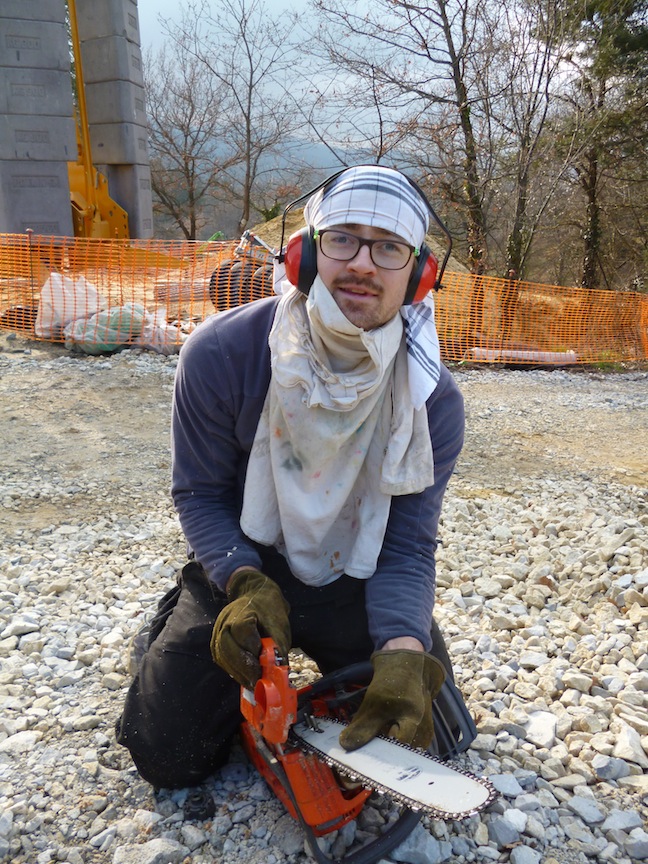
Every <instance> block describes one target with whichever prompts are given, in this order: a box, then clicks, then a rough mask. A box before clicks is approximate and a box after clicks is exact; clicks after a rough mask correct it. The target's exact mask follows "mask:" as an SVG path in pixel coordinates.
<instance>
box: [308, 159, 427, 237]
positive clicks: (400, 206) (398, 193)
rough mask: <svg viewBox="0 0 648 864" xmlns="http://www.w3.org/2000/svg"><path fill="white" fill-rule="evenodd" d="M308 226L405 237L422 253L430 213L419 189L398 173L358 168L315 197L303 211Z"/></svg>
mask: <svg viewBox="0 0 648 864" xmlns="http://www.w3.org/2000/svg"><path fill="white" fill-rule="evenodd" d="M304 219H305V221H306V224H307V225H309V226H311V227H313V228H315V229H320V230H321V229H323V228H330V227H331V226H332V225H368V226H369V227H371V228H382V229H383V230H385V231H390V232H391V233H392V234H396V235H397V236H398V237H402V238H403V240H405V241H406V242H407V243H409V244H410V245H411V246H414V248H415V249H417V250H418V249H419V248H420V246H421V245H422V243H423V241H424V239H425V233H426V231H427V228H428V222H429V211H428V207H427V204H426V202H425V201H424V200H423V199H422V198H421V196H420V195H419V193H418V192H417V190H416V188H415V187H414V186H413V185H412V184H411V183H410V182H409V180H408V179H407V178H406V177H405V176H404V175H403V174H401V173H400V172H399V171H394V170H393V169H392V168H383V167H382V166H381V165H358V166H357V167H355V168H349V169H348V170H347V171H343V172H342V174H340V175H339V176H338V177H336V178H335V179H334V180H332V181H331V182H330V183H328V184H326V185H325V186H324V187H323V188H322V189H319V190H318V191H317V192H315V194H314V195H312V196H311V197H310V198H309V199H308V202H307V204H306V207H305V208H304Z"/></svg>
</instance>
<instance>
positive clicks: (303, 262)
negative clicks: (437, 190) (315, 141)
mask: <svg viewBox="0 0 648 864" xmlns="http://www.w3.org/2000/svg"><path fill="white" fill-rule="evenodd" d="M372 167H373V166H372ZM348 170H349V169H348V168H343V169H342V170H341V171H337V172H336V173H335V174H333V175H332V176H331V177H328V178H327V179H326V180H324V182H323V183H320V184H319V185H318V186H315V188H314V189H311V190H310V191H309V192H305V193H304V194H303V195H300V196H299V198H295V200H294V201H291V202H290V203H289V204H288V205H287V206H286V208H285V210H284V212H283V219H282V224H281V246H280V250H281V251H280V253H279V255H278V256H277V260H278V261H279V263H282V264H284V266H285V268H286V277H287V278H288V281H289V282H290V283H291V284H292V285H295V286H296V287H297V288H298V289H299V290H300V291H301V292H302V293H304V294H308V292H309V291H310V289H311V285H312V284H313V282H314V281H315V277H316V276H317V245H316V242H315V229H314V228H312V227H310V226H308V225H307V226H306V227H305V228H302V229H301V231H298V232H297V233H296V234H293V235H292V237H290V238H289V239H288V243H287V244H286V247H285V248H284V236H285V231H286V216H287V214H288V212H289V211H290V210H292V208H293V207H295V206H296V205H297V204H299V203H300V201H304V200H306V199H307V198H310V196H311V195H314V194H315V193H316V192H319V190H320V189H324V194H326V189H327V187H329V186H330V185H331V184H333V183H334V182H335V180H337V178H338V177H339V176H340V175H341V174H344V172H345V171H348ZM399 173H401V172H399ZM402 176H403V177H405V179H406V180H407V182H408V183H409V184H410V185H411V186H412V187H413V188H414V189H415V190H416V192H417V193H418V195H419V197H420V198H421V200H422V201H423V202H424V203H425V205H426V207H427V209H428V211H429V213H430V216H431V217H432V219H433V221H434V222H435V223H436V225H437V226H438V227H439V228H440V229H441V231H442V232H443V234H444V236H445V238H446V242H447V249H446V253H445V255H444V257H443V261H442V262H441V266H440V267H439V262H438V260H437V258H436V256H435V255H434V253H433V252H432V250H431V249H430V248H429V246H427V245H426V244H425V243H423V244H422V245H421V247H420V250H419V254H418V256H417V257H416V262H415V265H414V268H413V269H412V273H411V276H410V279H409V282H408V284H407V291H406V292H405V300H404V301H403V305H405V306H408V305H410V304H411V303H420V302H421V300H423V298H424V297H425V295H426V294H428V293H429V292H430V291H432V290H434V291H438V290H439V288H441V279H442V277H443V273H444V271H445V268H446V264H447V263H448V259H449V258H450V252H451V250H452V237H451V236H450V232H449V231H448V229H447V228H446V226H445V225H444V224H443V222H442V221H441V219H439V217H438V216H437V214H436V213H435V211H434V208H433V207H432V205H431V204H430V202H429V201H428V199H427V198H426V197H425V193H424V192H423V190H422V189H421V188H420V187H419V186H418V184H417V183H415V182H414V180H412V179H411V178H409V177H407V176H406V175H405V174H403V175H402Z"/></svg>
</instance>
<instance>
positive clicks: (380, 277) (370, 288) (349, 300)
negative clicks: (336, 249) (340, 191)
mask: <svg viewBox="0 0 648 864" xmlns="http://www.w3.org/2000/svg"><path fill="white" fill-rule="evenodd" d="M331 228H334V229H336V230H339V231H345V232H347V233H348V234H355V236H356V237H360V238H362V239H363V240H399V241H401V242H403V238H402V237H398V236H397V235H396V234H392V233H390V232H389V231H384V230H383V229H382V228H370V227H369V226H367V225H335V226H331ZM414 261H415V259H414V256H412V259H411V260H410V261H409V262H408V264H407V265H406V266H405V267H404V268H403V269H402V270H385V269H384V268H382V267H377V266H376V265H375V264H374V263H373V261H372V260H371V255H370V252H369V247H368V246H361V247H360V249H359V250H358V254H357V255H356V256H355V257H354V258H352V259H351V260H350V261H335V260H333V259H332V258H327V257H326V256H325V255H323V254H322V251H321V249H320V247H319V242H318V244H317V272H318V273H319V275H320V277H321V279H322V282H324V284H325V285H326V287H327V288H328V290H329V291H330V292H331V294H332V295H333V299H334V300H335V302H336V303H337V305H338V306H339V308H340V309H341V311H342V312H343V313H344V315H345V316H346V317H347V318H348V319H349V321H351V323H352V324H355V325H356V327H361V328H362V329H363V330H373V329H374V328H376V327H381V326H382V325H383V324H386V323H387V322H388V321H391V319H392V318H393V317H394V315H395V314H396V313H397V312H398V310H399V309H400V307H401V306H402V305H403V301H404V300H405V293H406V291H407V283H408V282H409V277H410V275H411V273H412V268H413V267H414Z"/></svg>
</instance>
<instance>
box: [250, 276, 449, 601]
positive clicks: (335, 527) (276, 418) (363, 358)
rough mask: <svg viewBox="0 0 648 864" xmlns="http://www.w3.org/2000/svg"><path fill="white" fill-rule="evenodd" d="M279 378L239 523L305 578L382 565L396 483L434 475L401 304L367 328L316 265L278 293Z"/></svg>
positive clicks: (418, 486) (368, 571)
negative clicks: (308, 283)
mask: <svg viewBox="0 0 648 864" xmlns="http://www.w3.org/2000/svg"><path fill="white" fill-rule="evenodd" d="M269 343H270V352H271V357H272V378H271V382H270V387H269V390H268V394H267V397H266V401H265V405H264V408H263V412H262V414H261V418H260V420H259V425H258V427H257V431H256V435H255V439H254V444H253V446H252V451H251V453H250V459H249V463H248V469H247V476H246V481H245V490H244V498H243V511H242V514H241V527H242V528H243V531H244V532H245V533H246V534H247V536H248V537H250V538H251V539H252V540H256V541H257V542H259V543H262V544H264V545H274V546H276V547H277V548H278V549H279V551H280V552H282V553H283V554H284V555H285V556H286V558H287V559H288V563H289V565H290V568H291V570H292V572H293V573H294V574H295V576H297V577H298V578H299V579H301V580H302V581H303V582H306V583H308V584H312V585H325V584H327V583H328V582H331V581H333V580H334V579H336V578H337V577H338V576H339V575H340V574H341V573H347V574H348V575H349V576H354V577H356V578H360V579H367V578H369V577H370V576H371V575H372V574H373V573H374V571H375V569H376V563H377V560H378V555H379V553H380V549H381V547H382V543H383V540H384V536H385V530H386V527H387V519H388V517H389V507H390V502H391V496H392V495H405V494H409V493H413V492H421V491H422V490H423V489H425V488H426V487H427V486H429V485H431V484H432V483H433V481H434V465H433V457H432V447H431V443H430V435H429V430H428V422H427V411H426V409H425V406H423V407H422V408H421V409H419V410H415V409H414V407H413V405H412V399H411V395H410V390H409V384H408V372H407V349H406V346H405V339H404V336H403V320H402V318H401V316H400V315H396V316H394V318H393V319H392V320H391V321H389V322H388V323H387V324H385V325H384V326H383V327H380V328H377V329H376V330H370V331H365V330H362V329H361V328H358V327H356V326H355V325H354V324H352V323H351V322H350V321H349V320H348V319H347V318H346V317H345V316H344V314H343V313H342V312H341V311H340V309H339V308H338V306H337V304H336V302H335V300H334V299H333V297H332V296H331V294H330V292H329V291H328V289H327V288H326V286H325V285H324V284H323V282H322V281H321V279H320V278H319V276H318V277H317V278H316V279H315V282H314V284H313V286H312V288H311V290H310V293H309V296H308V299H306V297H305V296H304V295H303V294H302V293H301V292H300V291H298V290H297V289H292V290H289V291H288V292H287V293H285V294H284V296H283V297H282V299H281V300H280V301H279V305H278V307H277V312H276V316H275V321H274V324H273V327H272V330H271V332H270V338H269Z"/></svg>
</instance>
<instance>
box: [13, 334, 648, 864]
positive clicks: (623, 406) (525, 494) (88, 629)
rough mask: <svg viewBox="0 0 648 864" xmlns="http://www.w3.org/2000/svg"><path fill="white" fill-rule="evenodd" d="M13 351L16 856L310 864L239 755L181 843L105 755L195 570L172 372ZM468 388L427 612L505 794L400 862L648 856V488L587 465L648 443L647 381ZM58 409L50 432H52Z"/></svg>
mask: <svg viewBox="0 0 648 864" xmlns="http://www.w3.org/2000/svg"><path fill="white" fill-rule="evenodd" d="M3 348H4V350H3V351H2V352H0V392H1V393H2V395H3V403H2V414H1V416H0V426H1V428H2V430H3V431H4V430H5V429H6V430H9V432H8V435H9V437H8V438H7V437H6V436H3V440H4V441H5V442H6V441H10V442H11V446H7V450H6V452H5V455H4V456H3V473H2V477H1V478H0V529H1V530H2V535H3V540H2V545H1V546H0V600H1V602H0V664H1V665H0V697H1V698H2V706H3V708H2V714H1V715H0V860H2V861H7V862H9V861H11V862H12V864H50V862H63V864H136V862H137V864H156V862H162V861H164V862H185V861H191V862H194V864H206V862H232V861H243V862H249V864H262V862H263V864H288V862H295V864H300V862H305V861H307V860H308V858H307V856H306V853H305V851H304V842H303V835H302V834H301V831H300V830H299V828H298V826H297V825H296V824H295V822H294V821H293V820H292V819H291V818H290V817H289V816H287V815H286V814H285V812H284V810H283V807H282V806H281V804H279V802H278V801H277V800H276V799H275V797H274V796H273V795H272V794H271V793H270V792H269V791H268V789H267V788H266V786H265V784H264V783H263V782H261V781H260V780H259V777H258V775H257V773H256V772H255V771H254V770H253V769H251V768H250V766H249V765H248V764H247V762H246V761H245V759H244V758H243V757H242V756H241V755H240V754H239V753H237V754H235V756H234V758H233V760H232V762H231V763H230V764H228V765H227V766H225V768H224V769H223V770H222V771H221V772H219V773H218V774H217V775H216V776H215V777H214V778H213V780H211V781H210V784H209V786H210V789H211V791H212V792H213V795H214V797H215V799H216V815H215V817H214V818H213V819H210V820H209V821H207V822H204V823H190V822H185V821H184V820H183V816H182V804H183V801H184V798H185V796H186V791H185V790H181V791H177V792H173V793H167V792H163V793H161V794H160V795H159V796H157V797H156V798H154V796H153V795H152V793H151V790H150V788H149V787H148V785H147V784H146V783H144V782H143V781H142V780H141V779H140V778H139V777H138V775H137V773H136V772H135V771H134V769H133V767H132V766H131V764H130V760H129V757H128V754H127V753H126V751H125V750H123V749H122V748H119V747H117V745H116V744H115V742H114V735H113V724H114V721H115V719H116V717H117V716H118V714H119V711H120V706H121V704H122V701H123V698H124V693H125V690H126V688H127V686H128V683H129V676H128V671H127V666H126V662H127V648H128V644H129V640H130V639H131V637H132V636H133V635H134V633H135V632H136V631H137V629H138V627H139V626H140V624H141V623H142V621H143V620H144V618H145V617H146V616H147V615H148V614H149V613H150V612H151V611H152V609H153V606H154V604H155V602H156V600H157V598H158V597H159V596H160V595H161V593H162V592H163V591H164V590H166V588H167V587H168V586H169V584H170V582H171V580H172V578H173V574H174V572H175V570H176V568H177V567H179V566H181V564H182V562H183V555H184V547H183V542H182V537H181V533H180V531H179V527H178V523H177V520H176V517H175V515H174V513H173V510H172V507H171V503H170V500H169V495H168V483H169V453H168V408H169V403H170V390H171V383H172V379H173V373H174V369H175V364H176V358H173V357H171V358H165V357H160V356H158V355H154V354H147V353H140V352H132V353H130V352H124V353H123V354H119V355H115V356H113V357H104V358H79V357H72V356H69V355H67V354H65V353H62V352H59V351H55V350H51V351H49V353H48V350H47V349H44V350H39V351H32V353H29V351H30V349H29V348H27V349H26V350H25V349H23V348H22V347H21V345H20V344H19V343H16V342H15V341H13V340H11V339H6V340H5V342H4V345H3ZM454 371H455V375H456V378H457V380H458V382H459V385H460V387H461V388H462V391H463V392H464V395H465V398H466V404H467V409H468V412H467V413H468V435H467V444H466V449H465V451H464V454H463V456H462V460H461V462H460V465H459V467H458V470H457V474H456V476H455V478H454V479H453V481H452V483H451V487H450V489H449V492H448V495H447V498H446V505H445V509H444V514H443V517H442V522H441V525H440V529H439V537H440V541H441V542H440V546H439V550H438V556H437V560H438V590H437V597H438V599H437V616H438V619H439V622H440V624H441V626H442V628H443V630H444V632H445V635H446V639H447V642H448V645H449V650H450V653H451V656H452V658H453V662H454V664H455V671H456V678H457V682H458V684H459V686H460V688H461V689H462V690H463V692H464V694H465V696H466V698H467V701H468V703H469V705H470V707H471V710H472V711H473V713H474V715H475V717H476V719H477V724H478V728H479V733H480V734H479V736H478V738H477V740H476V741H475V743H474V745H473V747H472V748H471V749H470V750H469V752H468V753H467V754H464V756H463V757H462V758H461V760H460V764H461V765H462V766H463V767H466V768H468V769H469V770H471V771H474V772H475V773H478V774H481V775H484V776H487V777H489V778H490V779H491V781H492V782H493V783H494V785H495V786H496V788H497V790H498V792H499V793H500V797H499V798H498V799H497V801H496V802H495V803H494V804H493V805H492V806H491V808H490V809H489V811H488V812H487V813H483V814H481V815H479V816H475V817H471V818H469V819H466V820H464V821H462V822H458V823H454V822H451V823H445V822H441V821H439V820H435V819H428V818H426V819H424V820H423V822H422V824H421V825H420V826H419V827H417V829H416V830H415V831H414V832H413V834H412V835H411V837H410V838H409V839H408V840H407V842H406V843H404V844H403V845H402V846H401V847H400V848H399V849H398V850H395V851H394V852H393V853H392V854H391V856H390V857H389V858H387V859H385V862H392V861H404V862H412V864H414V862H418V861H425V862H428V864H436V862H444V861H453V862H459V864H463V862H478V864H481V862H489V861H498V862H507V861H510V862H512V864H540V862H543V864H585V862H593V864H598V862H600V864H607V862H614V864H636V862H639V861H643V860H648V834H646V830H645V826H646V816H647V811H646V802H647V800H648V777H647V774H646V768H647V767H648V642H647V634H648V530H647V526H648V518H647V515H646V509H645V505H646V488H645V482H644V483H643V484H637V483H635V482H634V479H635V478H636V477H637V476H638V475H637V473H636V469H635V468H633V467H632V466H630V467H629V468H626V469H625V475H626V476H624V470H623V469H621V470H618V471H614V470H612V469H610V467H609V466H608V464H607V463H606V462H605V459H604V458H602V459H601V462H600V464H597V462H596V458H595V454H596V451H597V448H598V447H599V446H600V447H601V450H602V451H604V450H605V447H607V448H608V452H609V448H614V446H615V442H614V441H613V440H610V435H609V429H610V428H614V423H615V422H619V421H620V420H621V419H622V418H626V420H627V418H628V416H630V418H631V421H632V423H633V424H634V426H635V427H636V434H637V435H638V436H640V437H641V435H642V434H644V433H645V432H646V430H647V426H648V400H647V399H646V394H647V392H648V390H647V388H646V384H647V383H648V375H646V373H643V372H631V373H625V374H618V375H613V376H604V375H596V374H593V375H592V374H583V373H575V372H564V371H552V372H550V373H548V372H543V371H537V370H528V371H513V370H498V371H491V370H482V369H478V370H470V369H468V370H463V369H456V370H454ZM34 382H36V384H35V383H34ZM128 382H130V386H131V387H132V393H128V392H125V391H126V389H127V387H126V385H127V383H128ZM135 396H137V397H138V398H140V399H141V406H140V408H141V411H140V414H139V417H140V419H141V427H142V428H141V429H137V430H135V426H136V425H137V421H136V420H135V419H134V418H133V416H132V415H129V417H128V418H127V419H124V418H125V414H126V410H125V408H124V407H123V406H125V405H126V404H127V400H129V398H134V397H135ZM57 399H60V400H61V405H60V411H61V413H60V415H59V421H58V422H59V423H60V424H61V426H62V427H64V428H62V431H61V429H59V434H58V435H57V434H56V430H55V429H53V428H52V427H51V426H50V427H48V428H45V426H44V425H43V423H44V421H42V420H39V416H40V415H39V413H38V402H39V400H42V405H43V409H42V410H43V416H45V415H47V411H50V410H54V409H50V408H47V407H46V406H51V405H52V404H53V403H52V400H54V402H55V401H56V400H57ZM80 400H81V401H80ZM66 402H67V405H66ZM120 403H121V405H122V410H120ZM83 405H85V406H86V408H85V409H84V408H83V407H80V406H83ZM70 406H71V407H70ZM28 409H30V410H28ZM102 412H103V413H102ZM98 414H100V415H102V416H103V418H104V421H103V426H102V428H101V429H99V430H97V426H96V424H95V425H94V426H93V425H92V424H93V422H95V421H96V417H97V415H98ZM47 416H48V418H49V419H48V422H49V421H51V420H52V418H51V417H50V416H49V415H47ZM61 418H65V419H64V420H63V419H61ZM21 424H22V426H21ZM147 424H148V426H147ZM556 424H559V425H560V429H561V430H564V441H565V448H564V449H562V448H560V447H558V446H556V439H555V436H554V437H553V438H552V439H551V442H550V447H548V451H547V452H545V453H544V454H543V455H542V458H540V459H539V460H537V459H536V460H535V462H533V460H532V456H531V452H530V450H529V449H528V447H527V444H528V442H529V441H532V440H533V437H534V436H543V435H547V432H548V430H549V429H552V428H555V425H556ZM579 424H580V428H579ZM148 427H150V428H148ZM601 429H603V430H606V431H605V434H604V435H603V436H601V431H600V430H601ZM11 430H13V431H11ZM16 430H17V431H16ZM71 430H76V431H71ZM642 430H643V433H642ZM62 432H65V433H66V436H67V437H66V438H65V439H64V437H63V435H62ZM148 433H150V434H148ZM579 435H580V436H581V438H582V437H583V436H587V437H588V440H586V441H585V443H584V444H582V445H581V450H580V451H578V452H576V451H575V450H574V447H575V441H576V439H577V438H578V436H579ZM70 436H73V438H74V446H72V447H71V446H70V443H69V440H70ZM603 439H604V440H603ZM548 440H549V439H548ZM646 440H648V438H647V437H646V436H645V434H644V437H643V442H644V443H643V447H644V456H645V442H646ZM604 445H605V446H604ZM619 446H623V442H622V441H620V442H619ZM88 449H90V450H91V451H92V452H91V453H88V452H86V451H87V450H88ZM75 450H76V452H75ZM71 454H74V458H72V455H71ZM516 460H519V467H518V468H516ZM503 465H505V466H506V469H505V470H504V471H502V466H503ZM644 467H645V466H644ZM498 472H499V473H498ZM644 476H645V474H644ZM297 662H298V661H297ZM394 812H395V808H394V806H393V805H392V804H391V802H390V801H389V800H388V799H386V798H383V797H379V796H375V797H374V798H373V799H372V802H371V804H370V805H369V806H367V807H366V808H365V810H364V811H363V813H362V814H361V815H360V817H359V819H358V820H357V824H356V823H352V824H351V825H349V826H346V827H345V828H344V829H342V830H341V831H339V832H336V833H335V834H333V835H329V836H328V837H326V838H323V841H322V846H323V848H324V849H325V850H326V851H327V854H331V855H334V856H337V857H340V856H342V855H344V854H346V853H348V852H349V851H350V850H351V851H353V849H354V848H355V847H354V843H357V842H358V841H359V840H363V839H366V838H368V837H370V836H372V835H373V834H375V832H376V831H378V830H380V826H382V825H384V824H385V823H386V822H387V821H389V819H390V818H393V815H394Z"/></svg>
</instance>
